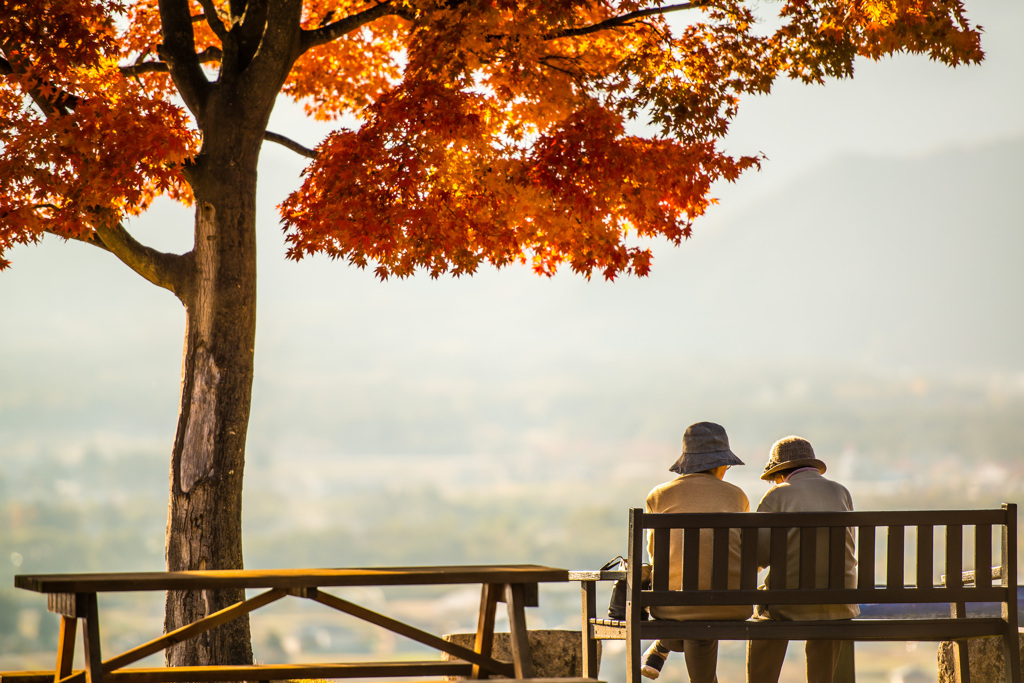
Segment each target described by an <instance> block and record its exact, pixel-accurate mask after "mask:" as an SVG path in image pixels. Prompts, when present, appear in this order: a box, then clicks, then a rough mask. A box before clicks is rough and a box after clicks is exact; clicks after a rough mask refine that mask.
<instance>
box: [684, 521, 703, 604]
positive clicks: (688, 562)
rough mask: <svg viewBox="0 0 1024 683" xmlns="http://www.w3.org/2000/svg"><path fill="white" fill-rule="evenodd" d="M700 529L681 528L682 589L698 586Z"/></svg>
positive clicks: (687, 589) (686, 589)
mask: <svg viewBox="0 0 1024 683" xmlns="http://www.w3.org/2000/svg"><path fill="white" fill-rule="evenodd" d="M700 532H701V530H700V529H696V528H690V527H688V528H685V529H683V590H684V591H695V590H698V589H699V588H700Z"/></svg>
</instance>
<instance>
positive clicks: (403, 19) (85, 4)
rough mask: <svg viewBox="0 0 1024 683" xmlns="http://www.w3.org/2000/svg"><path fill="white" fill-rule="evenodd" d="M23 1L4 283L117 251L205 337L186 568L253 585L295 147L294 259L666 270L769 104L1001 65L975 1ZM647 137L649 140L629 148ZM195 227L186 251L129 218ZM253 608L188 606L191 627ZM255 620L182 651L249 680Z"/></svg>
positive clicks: (183, 601)
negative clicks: (188, 214) (174, 211)
mask: <svg viewBox="0 0 1024 683" xmlns="http://www.w3.org/2000/svg"><path fill="white" fill-rule="evenodd" d="M775 9H776V11H777V16H775V17H773V18H772V22H771V26H772V28H765V25H764V24H762V23H759V22H758V21H757V20H756V18H755V15H754V12H753V10H752V9H751V8H750V7H748V6H746V4H745V3H744V2H742V0H688V1H685V0H684V1H681V2H678V3H674V4H672V3H670V2H664V1H662V0H534V1H533V2H529V1H528V0H305V1H303V0H138V1H137V2H128V1H127V0H0V122H2V125H0V149H2V152H3V153H2V156H0V178H2V179H3V184H2V187H0V268H2V267H6V266H8V265H9V263H8V262H7V261H5V260H3V256H4V254H5V253H6V252H8V251H10V249H11V248H12V247H13V246H14V245H18V244H28V243H33V242H36V241H38V240H39V239H41V237H42V235H44V234H47V233H49V234H53V235H57V236H60V237H63V238H66V239H75V240H80V241H82V242H86V243H88V244H91V245H94V246H96V247H97V248H100V249H103V250H106V251H108V252H110V253H111V254H113V256H115V257H116V258H117V259H118V260H120V261H121V262H122V263H123V264H124V265H126V266H128V267H129V268H130V269H132V270H133V271H134V272H136V273H137V274H139V275H140V276H142V277H143V278H145V279H146V280H148V281H149V282H151V283H153V284H155V285H157V286H159V287H163V288H166V289H168V290H169V291H171V292H173V293H174V294H175V295H176V296H177V297H178V298H179V299H180V300H181V302H182V304H183V305H184V308H185V313H186V317H187V329H186V338H185V354H184V365H183V378H182V391H181V404H180V412H179V418H178V427H177V432H176V436H175V441H174V445H173V449H172V454H171V489H170V506H169V513H168V527H167V528H168V532H167V540H166V555H167V567H168V569H169V570H186V569H202V568H239V567H241V566H242V545H241V515H240V509H241V491H242V475H243V470H244V453H245V440H246V430H247V425H248V418H249V403H250V394H251V386H252V378H253V353H254V348H253V341H254V334H255V297H256V271H255V253H256V239H255V222H256V216H255V196H256V167H257V159H258V157H259V153H260V149H261V147H262V145H263V144H264V142H266V141H270V142H275V143H279V144H283V145H285V146H287V147H288V148H289V149H291V150H293V151H295V152H296V153H298V154H302V155H305V156H307V157H309V158H310V159H311V161H310V163H309V166H308V167H307V169H306V171H305V177H304V181H303V183H302V185H301V187H299V188H297V189H296V190H295V191H294V192H293V193H292V194H291V195H290V196H289V197H288V198H287V200H286V201H285V202H284V203H283V204H282V205H281V207H280V210H281V217H282V219H283V225H284V229H285V236H286V241H287V243H288V245H289V247H288V250H287V256H288V257H290V258H293V259H301V258H302V257H303V256H305V255H307V254H311V253H325V254H328V255H330V256H331V257H334V258H340V259H344V260H346V261H348V262H349V263H351V264H354V265H356V266H358V267H361V268H362V267H367V266H372V267H373V268H374V269H375V272H376V273H377V275H378V276H379V277H380V278H388V277H392V276H396V277H407V276H409V275H412V274H413V273H414V272H416V271H417V270H424V271H426V272H428V273H429V274H430V275H431V276H432V277H437V276H440V275H442V274H445V273H450V274H452V275H455V276H460V275H468V274H472V273H473V272H475V271H476V270H477V269H478V268H479V267H480V266H481V265H482V264H484V263H490V264H492V265H494V266H496V267H502V266H505V265H508V264H511V263H516V262H518V263H525V264H529V265H531V266H532V268H533V269H534V270H535V271H536V272H537V273H539V274H543V275H551V274H552V273H554V272H555V270H556V269H557V268H558V267H559V266H561V265H567V266H568V267H569V268H571V269H572V270H573V271H574V272H576V273H579V274H581V275H583V276H585V277H588V278H589V277H591V276H592V275H593V274H594V273H597V274H599V275H601V276H603V277H605V278H609V279H611V278H615V277H617V276H619V275H620V274H634V275H638V276H643V275H645V274H646V273H647V272H648V270H649V269H650V266H651V252H650V250H649V248H648V247H647V246H645V245H646V244H648V243H649V242H650V241H651V240H652V239H665V240H668V241H669V242H671V243H673V244H680V243H681V242H682V240H684V239H686V238H687V237H689V236H690V232H691V229H692V223H693V221H694V219H696V218H698V217H699V216H701V215H702V214H703V213H704V211H705V210H706V208H707V207H708V205H709V204H710V203H711V202H713V201H714V200H713V199H712V198H711V197H710V194H709V192H710V188H711V185H712V183H714V182H715V181H718V180H722V179H725V180H733V179H735V178H736V177H738V175H739V174H740V173H742V172H743V171H745V170H749V169H751V168H756V167H759V162H760V160H759V159H758V158H757V157H755V156H739V157H734V156H731V155H729V154H726V153H724V152H722V151H721V150H720V149H719V148H718V144H717V143H718V141H719V140H720V139H721V138H722V137H723V136H725V135H726V133H727V131H728V126H729V122H730V120H731V119H732V117H733V116H734V115H735V113H736V111H737V107H738V106H739V103H740V98H741V97H742V96H744V95H750V94H758V93H761V94H763V93H768V92H770V90H771V87H772V84H773V83H774V82H775V81H776V79H778V78H781V77H788V78H796V79H801V80H803V81H805V82H808V83H823V82H824V81H825V80H826V79H827V78H833V77H835V78H845V77H850V76H852V75H853V69H854V62H855V60H856V59H857V58H858V57H867V58H871V59H880V58H882V57H885V56H889V55H893V54H895V53H899V52H916V53H924V54H928V55H930V56H931V57H932V58H933V59H935V60H938V61H941V62H943V63H945V64H947V65H951V66H956V65H959V64H962V63H973V62H978V61H980V60H981V58H982V51H981V48H980V36H979V32H978V30H977V29H975V28H973V27H972V26H971V25H970V24H969V22H968V21H967V19H966V17H965V15H964V9H963V6H962V4H961V0H788V1H785V2H780V3H779V4H778V5H777V6H776V8H775ZM281 96H284V97H288V98H291V99H293V100H296V101H299V102H301V103H303V104H304V106H305V109H306V112H307V113H308V114H309V115H310V116H312V117H314V118H316V119H319V120H334V121H338V122H339V127H338V129H337V130H336V131H335V132H334V133H332V134H331V135H329V136H328V137H327V138H326V139H324V140H323V141H321V142H320V143H319V145H317V147H316V148H315V149H310V148H307V147H304V146H303V145H301V144H299V143H298V142H295V141H294V140H292V139H290V138H288V137H285V136H284V135H282V134H281V133H279V132H277V131H269V130H268V129H267V124H268V120H269V118H270V114H271V111H272V109H273V107H274V105H275V102H277V100H278V98H279V97H281ZM632 119H639V120H640V121H642V122H645V123H646V124H648V127H647V128H646V130H648V131H651V132H649V133H647V134H643V135H641V134H637V133H634V132H627V130H626V124H627V122H628V121H630V120H632ZM159 195H168V196H170V197H172V198H174V199H176V200H178V201H181V202H183V203H186V204H190V205H192V206H194V208H195V221H194V224H193V227H192V230H193V235H194V246H193V248H192V249H191V250H190V251H188V252H187V253H183V254H174V253H161V252H158V251H156V250H154V249H152V248H149V247H147V246H145V245H143V244H141V243H139V242H138V241H137V240H136V239H135V238H134V237H133V236H132V235H131V233H130V231H129V230H128V227H127V225H126V221H127V220H128V219H130V218H131V217H132V216H134V215H138V214H140V213H141V212H144V211H145V210H146V209H147V208H148V207H149V205H150V204H151V202H152V200H153V199H154V198H155V197H157V196H159ZM238 598H239V596H238V595H233V594H224V595H205V596H200V595H189V594H173V595H169V596H168V599H167V604H166V617H165V627H166V628H167V629H172V628H176V627H178V626H180V625H182V624H183V623H185V622H188V621H191V620H193V619H194V618H196V617H197V616H200V615H202V614H205V613H209V612H210V611H213V610H216V609H219V608H221V607H223V606H225V605H226V604H228V603H230V602H234V601H235V600H236V599H238ZM251 660H252V652H251V647H250V645H249V637H248V625H247V623H245V622H240V623H238V626H237V627H235V628H234V629H233V630H231V629H220V630H217V631H214V632H213V633H211V634H208V637H207V638H206V639H205V640H203V641H201V642H199V643H191V644H189V646H188V647H185V646H177V647H175V648H174V649H172V650H171V651H170V652H169V654H168V663H169V664H172V665H173V664H181V665H183V664H208V663H248V662H251Z"/></svg>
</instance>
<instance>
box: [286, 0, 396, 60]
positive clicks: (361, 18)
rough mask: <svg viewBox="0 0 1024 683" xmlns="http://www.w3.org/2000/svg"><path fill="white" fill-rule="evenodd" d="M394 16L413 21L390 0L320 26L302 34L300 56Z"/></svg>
mask: <svg viewBox="0 0 1024 683" xmlns="http://www.w3.org/2000/svg"><path fill="white" fill-rule="evenodd" d="M387 16H396V17H402V18H403V19H407V20H409V21H412V20H413V18H414V17H413V14H412V13H411V12H409V11H407V10H405V9H403V8H402V7H398V6H395V5H394V4H392V1H391V0H385V1H384V2H382V3H380V4H379V5H374V6H373V7H371V8H369V9H366V10H363V11H362V12H358V13H356V14H352V15H350V16H347V17H345V18H344V19H339V20H338V21H335V22H333V23H330V24H327V25H326V26H321V27H320V28H316V29H313V30H312V31H303V32H302V43H301V47H300V51H301V52H300V54H301V53H302V52H305V51H306V50H309V49H310V48H313V47H316V46H317V45H323V44H324V43H329V42H331V41H332V40H336V39H338V38H340V37H341V36H343V35H345V34H347V33H351V32H352V31H355V30H357V29H359V28H361V27H362V26H365V25H366V24H369V23H370V22H372V21H376V20H377V19H380V18H381V17H387Z"/></svg>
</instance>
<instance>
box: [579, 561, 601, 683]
mask: <svg viewBox="0 0 1024 683" xmlns="http://www.w3.org/2000/svg"><path fill="white" fill-rule="evenodd" d="M594 583H595V582H594V581H581V582H580V598H581V600H582V602H583V605H582V607H583V614H582V619H580V631H581V634H582V636H583V677H584V678H597V674H598V669H599V668H600V667H599V666H598V661H597V641H596V640H594V639H593V638H591V637H590V629H591V625H590V620H591V619H592V618H594V617H596V616H597V591H596V589H595V585H594Z"/></svg>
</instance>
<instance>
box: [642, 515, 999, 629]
mask: <svg viewBox="0 0 1024 683" xmlns="http://www.w3.org/2000/svg"><path fill="white" fill-rule="evenodd" d="M629 520H630V521H629V571H628V574H627V581H628V599H627V619H629V620H634V619H639V611H640V610H642V608H644V607H650V606H653V605H759V604H760V605H763V604H866V603H950V604H951V605H962V604H963V603H967V602H998V603H1002V609H1003V617H1004V618H1005V619H1012V620H1013V621H1014V622H1016V619H1017V506H1016V505H1015V504H1005V505H1003V506H1002V508H1001V509H995V510H928V511H920V510H918V511H884V512H784V513H764V512H732V513H659V514H652V513H646V512H644V511H643V510H642V509H639V508H634V509H632V510H630V517H629ZM908 528H912V529H914V530H915V533H913V534H910V535H909V537H910V538H911V539H912V542H913V543H914V544H916V545H913V546H910V547H909V548H908V546H907V538H908V534H907V529H908ZM937 528H939V529H944V532H940V533H939V534H936V529H937ZM674 529H681V530H682V553H681V557H682V563H683V570H682V588H681V590H670V587H669V585H668V575H669V571H668V569H669V567H668V562H669V543H670V538H671V532H672V530H674ZM848 529H853V530H854V532H855V536H856V546H857V552H856V556H857V580H856V586H848V585H847V581H846V561H845V560H846V537H847V534H848V531H847V530H848ZM994 529H996V530H998V531H999V540H997V544H998V545H999V546H1000V547H999V561H998V562H993V550H994V549H993V541H992V537H993V530H994ZM702 530H707V531H704V534H705V536H706V535H707V534H709V533H710V534H711V536H712V539H713V540H712V543H711V544H710V545H708V544H707V543H705V549H706V548H707V547H711V548H713V552H712V557H711V558H706V557H705V558H702V557H701V544H700V534H701V531H702ZM648 533H650V534H653V537H654V567H653V573H652V585H651V587H650V588H649V589H646V590H641V564H642V563H643V558H644V550H645V548H646V545H647V537H648ZM791 534H796V535H797V536H798V538H799V548H800V550H799V554H798V562H799V585H798V586H795V587H794V586H788V587H787V586H784V585H781V584H782V583H783V582H779V581H772V583H773V584H775V585H772V586H768V587H767V588H766V589H761V590H759V589H758V556H757V553H758V537H759V535H761V536H762V537H763V538H762V540H761V543H762V552H764V544H765V543H766V542H767V543H768V546H769V550H768V552H767V558H766V557H764V556H763V557H762V558H761V559H762V562H763V561H764V560H765V559H767V561H768V567H770V571H771V575H772V576H773V577H785V576H786V575H787V569H788V567H787V564H788V563H789V562H790V561H791V559H790V558H789V555H788V552H787V548H788V542H789V537H790V535H791ZM937 535H938V537H939V539H940V540H939V542H938V543H937V544H936V542H935V539H936V536H937ZM764 537H766V538H764ZM730 538H732V539H733V541H732V542H733V543H735V542H736V539H738V541H739V543H740V552H739V561H740V571H739V575H740V582H739V586H738V587H736V586H729V585H728V581H727V578H728V576H729V556H730ZM822 544H824V545H827V553H826V554H827V557H828V563H827V568H826V569H825V571H824V572H823V571H822V567H821V565H820V564H819V563H818V562H817V560H818V555H820V554H821V553H819V547H820V546H821V545H822ZM879 545H882V546H883V548H882V550H881V552H876V546H879ZM965 548H966V549H967V550H968V551H973V552H971V554H973V567H974V568H975V570H976V571H975V576H974V580H973V582H965V581H964V580H963V574H964V569H965V567H964V561H963V556H964V550H965ZM908 550H913V551H914V552H911V553H908V552H907V551H908ZM908 555H909V557H910V560H911V561H910V563H909V566H908V563H907V557H908ZM936 555H938V559H939V561H938V563H936V560H935V558H936ZM734 556H735V555H734ZM708 559H710V561H711V567H712V569H711V586H710V588H704V589H700V588H698V581H699V576H698V567H699V565H700V564H701V562H702V561H703V562H705V563H707V561H708ZM937 565H938V566H937ZM994 566H999V567H1000V568H1001V571H1000V573H999V575H998V579H997V580H994V578H993V575H994V574H995V572H994V571H993V570H992V569H991V568H992V567H994ZM816 568H817V570H816ZM937 568H938V569H940V570H941V573H942V574H944V578H938V579H937V577H936V569H937ZM961 610H962V607H961Z"/></svg>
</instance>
